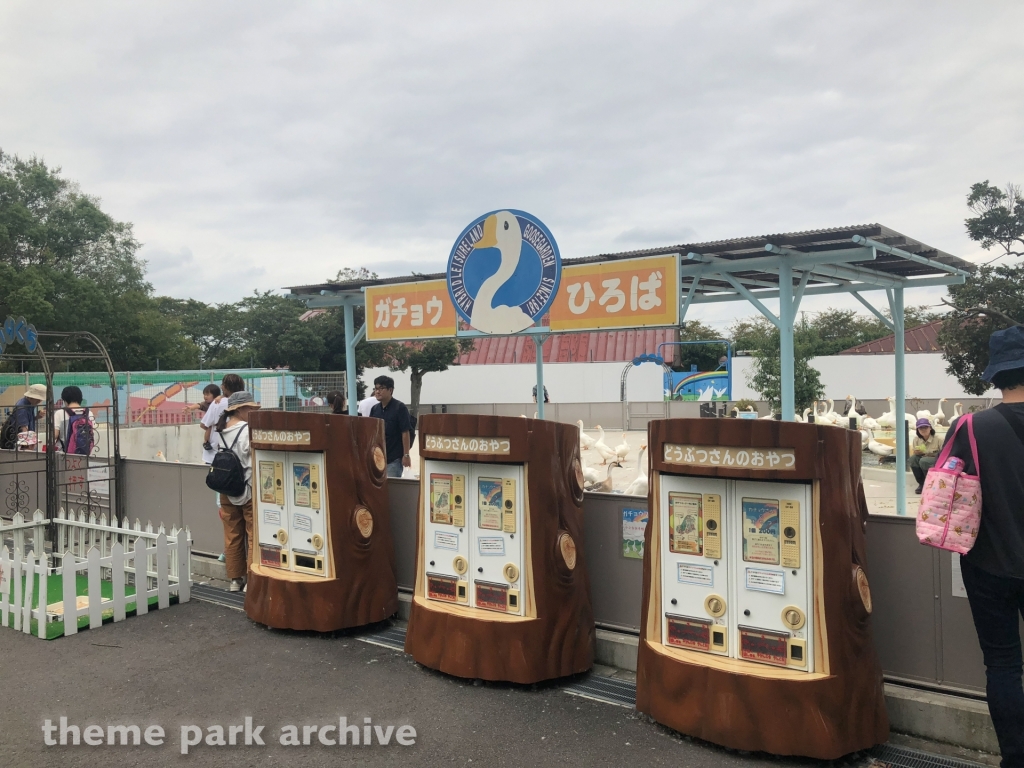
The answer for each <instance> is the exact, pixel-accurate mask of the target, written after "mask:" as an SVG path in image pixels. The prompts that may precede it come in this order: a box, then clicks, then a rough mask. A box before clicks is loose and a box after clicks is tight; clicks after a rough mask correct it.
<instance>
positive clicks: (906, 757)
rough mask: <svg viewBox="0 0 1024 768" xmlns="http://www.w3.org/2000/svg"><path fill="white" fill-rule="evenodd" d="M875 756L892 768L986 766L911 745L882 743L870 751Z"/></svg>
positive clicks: (968, 767) (983, 767) (978, 767)
mask: <svg viewBox="0 0 1024 768" xmlns="http://www.w3.org/2000/svg"><path fill="white" fill-rule="evenodd" d="M870 754H871V756H872V757H873V758H875V759H876V760H878V761H879V762H882V763H885V764H886V765H888V766H890V768H986V766H984V765H982V764H981V763H972V762H971V761H970V760H959V759H957V758H955V757H946V756H945V755H933V754H932V753H930V752H922V751H920V750H918V749H910V748H909V747H897V746H894V745H892V744H882V745H880V746H877V747H875V748H874V749H872V750H871V751H870Z"/></svg>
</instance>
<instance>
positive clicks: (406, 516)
mask: <svg viewBox="0 0 1024 768" xmlns="http://www.w3.org/2000/svg"><path fill="white" fill-rule="evenodd" d="M419 495H420V481H419V480H406V479H402V478H398V477H395V478H389V479H388V501H389V503H390V507H391V536H392V538H394V541H395V570H396V571H397V573H396V576H397V578H398V586H399V588H400V589H408V590H412V589H413V588H414V587H415V586H416V509H417V504H418V503H419Z"/></svg>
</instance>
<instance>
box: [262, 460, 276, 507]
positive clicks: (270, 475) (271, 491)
mask: <svg viewBox="0 0 1024 768" xmlns="http://www.w3.org/2000/svg"><path fill="white" fill-rule="evenodd" d="M275 491H276V488H275V486H274V462H272V461H261V462H260V501H262V502H263V503H264V504H274V503H276V501H277V494H276V493H275Z"/></svg>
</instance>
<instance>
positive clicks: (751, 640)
mask: <svg viewBox="0 0 1024 768" xmlns="http://www.w3.org/2000/svg"><path fill="white" fill-rule="evenodd" d="M739 630H740V658H741V659H746V660H747V661H760V662H762V663H764V664H775V665H777V666H780V667H785V666H786V661H787V658H788V655H789V634H788V633H786V632H772V631H771V630H768V629H753V628H751V627H740V628H739Z"/></svg>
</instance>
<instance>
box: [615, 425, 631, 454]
mask: <svg viewBox="0 0 1024 768" xmlns="http://www.w3.org/2000/svg"><path fill="white" fill-rule="evenodd" d="M615 455H616V456H618V457H619V458H618V459H617V461H625V459H626V456H628V455H629V443H627V442H626V433H625V432H623V433H622V442H621V443H619V444H618V445H616V446H615Z"/></svg>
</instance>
